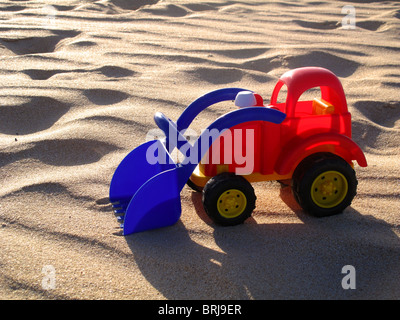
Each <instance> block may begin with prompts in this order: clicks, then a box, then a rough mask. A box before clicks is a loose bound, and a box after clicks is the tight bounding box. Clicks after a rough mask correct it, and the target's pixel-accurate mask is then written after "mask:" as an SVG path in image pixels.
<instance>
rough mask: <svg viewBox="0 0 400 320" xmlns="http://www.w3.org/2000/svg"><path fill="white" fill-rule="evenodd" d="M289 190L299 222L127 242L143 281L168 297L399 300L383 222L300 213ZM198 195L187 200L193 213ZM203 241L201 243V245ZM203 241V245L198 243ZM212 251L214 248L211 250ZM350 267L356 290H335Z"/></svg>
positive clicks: (399, 270) (173, 230) (392, 243)
mask: <svg viewBox="0 0 400 320" xmlns="http://www.w3.org/2000/svg"><path fill="white" fill-rule="evenodd" d="M289 189H290V188H288V187H282V188H281V198H282V200H283V201H285V202H286V203H287V205H288V206H289V207H290V208H291V209H292V210H293V211H294V213H295V214H297V216H298V217H299V218H300V220H301V223H290V224H285V223H279V224H277V223H273V224H257V223H256V222H255V220H254V219H249V220H250V221H246V223H245V224H243V225H240V226H236V227H218V226H213V227H214V231H213V236H214V240H215V244H213V246H212V248H209V247H206V246H204V244H207V243H210V241H211V242H212V240H210V235H209V234H201V233H196V232H194V231H191V230H187V229H186V228H185V226H184V225H183V224H182V223H181V222H178V223H177V224H176V225H174V226H172V227H169V228H164V229H159V230H154V231H149V232H143V233H138V234H134V235H131V236H128V237H126V241H127V243H128V245H129V247H130V249H131V250H132V253H133V257H134V260H135V262H136V263H137V265H138V266H139V268H140V270H141V272H142V273H143V275H144V276H145V277H146V279H147V280H148V281H149V282H150V283H151V284H152V285H153V286H154V287H155V288H156V289H157V290H159V291H160V292H161V293H162V294H163V295H164V296H165V297H166V298H167V299H199V300H200V299H257V300H260V299H399V298H400V280H399V274H400V259H399V257H400V240H399V238H398V236H397V235H396V234H395V233H394V232H393V231H392V229H391V227H390V225H388V224H387V223H386V222H384V221H381V220H377V219H376V218H374V217H371V216H363V215H362V214H361V213H359V212H357V211H356V210H354V209H352V208H348V209H347V210H346V212H345V213H344V214H342V215H338V216H333V217H329V218H322V219H317V218H313V217H309V216H306V215H304V214H303V213H302V212H301V210H300V209H299V208H298V206H297V205H296V204H295V201H294V199H293V197H292V196H291V192H290V190H289ZM200 197H201V196H200V194H198V193H197V194H196V193H193V195H192V200H193V201H194V205H195V207H196V208H197V210H198V213H199V216H200V218H202V219H203V220H204V221H205V222H206V223H210V222H209V221H207V218H205V217H204V212H202V209H198V208H199V206H198V204H199V203H200V201H199V199H200ZM207 237H208V239H207ZM204 239H206V240H204ZM216 249H217V250H216ZM346 265H352V266H354V268H355V270H356V278H355V279H356V289H354V290H353V289H348V290H345V289H343V287H342V279H343V278H344V277H345V276H346V274H342V268H343V267H344V266H346Z"/></svg>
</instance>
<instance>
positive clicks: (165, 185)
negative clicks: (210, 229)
mask: <svg viewBox="0 0 400 320" xmlns="http://www.w3.org/2000/svg"><path fill="white" fill-rule="evenodd" d="M243 90H244V89H238V88H228V89H221V90H216V91H213V92H210V93H209V94H207V95H204V96H203V97H200V98H199V99H197V100H196V101H195V102H193V103H192V104H191V105H190V106H189V107H188V108H186V110H185V111H184V112H183V113H182V115H181V117H180V118H179V119H178V121H177V123H175V122H173V121H172V120H170V119H168V118H167V117H166V116H164V115H163V114H162V113H157V114H156V115H155V121H156V123H157V125H158V126H159V127H160V128H161V129H162V130H163V131H164V132H165V133H166V136H167V137H168V136H169V137H171V134H172V135H176V139H175V137H174V136H173V138H174V139H172V140H173V141H170V142H165V143H163V142H161V141H159V140H153V141H149V142H146V143H144V144H142V145H140V146H139V147H137V148H136V149H134V150H133V151H132V152H130V153H129V154H128V155H127V156H126V157H125V158H124V159H123V161H122V162H121V163H120V165H119V166H118V168H117V169H116V171H115V173H114V176H113V178H112V180H111V185H110V202H111V203H113V207H114V208H115V209H116V211H117V212H118V213H123V212H125V215H122V216H121V217H120V220H121V221H122V220H123V234H124V235H128V234H131V233H135V232H141V231H146V230H151V229H156V228H161V227H166V226H170V225H173V224H175V223H176V222H177V221H178V220H179V218H180V216H181V201H180V192H181V190H182V189H183V187H184V186H185V184H186V182H187V181H188V179H189V178H190V175H191V174H192V173H193V171H194V169H195V168H196V166H197V165H198V163H199V162H200V161H201V159H202V158H203V156H204V155H205V152H207V150H203V148H202V147H201V146H202V140H204V139H206V138H207V139H211V140H212V141H209V142H208V143H209V146H211V144H212V143H213V142H214V141H215V139H217V138H218V136H214V135H212V136H211V137H210V136H209V135H208V134H207V131H210V130H213V129H216V130H218V132H219V133H220V134H221V133H223V131H224V130H226V129H229V128H231V127H233V126H236V125H238V124H241V123H244V122H248V121H269V122H273V123H277V124H279V123H281V122H282V121H283V120H284V119H285V117H286V115H285V114H284V113H282V112H280V111H277V110H274V109H269V108H263V107H249V108H243V109H238V110H235V111H232V112H229V113H227V114H225V115H223V116H221V117H219V118H218V119H217V120H215V121H214V122H213V123H212V124H211V125H210V126H209V127H208V128H207V129H208V130H205V131H203V133H202V134H201V135H200V137H199V138H198V140H197V141H196V142H195V143H194V145H193V146H192V145H191V144H190V143H189V142H188V141H187V140H186V139H185V138H184V137H183V136H182V135H181V133H180V131H181V130H183V129H186V128H187V127H188V126H189V125H190V123H191V122H192V121H193V119H194V118H195V117H196V116H197V114H198V113H199V112H201V111H202V110H204V109H205V108H207V107H208V106H210V105H212V104H214V103H217V102H221V101H225V100H233V99H234V98H235V97H236V94H237V93H238V92H240V91H243ZM179 128H181V129H179ZM171 143H172V144H171ZM175 147H177V148H178V149H181V148H183V147H184V149H185V150H186V151H187V152H189V154H191V152H194V151H196V152H197V153H195V154H196V155H197V159H192V158H191V159H190V160H191V161H185V160H187V158H186V159H184V161H183V162H182V163H181V164H175V163H174V161H173V160H172V158H171V156H170V152H172V151H173V149H174V148H175ZM171 149H172V150H171ZM149 155H154V157H150V158H149ZM186 156H187V153H186ZM157 159H158V160H159V161H154V160H157ZM149 160H150V161H149Z"/></svg>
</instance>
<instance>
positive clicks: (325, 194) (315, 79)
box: [110, 67, 367, 234]
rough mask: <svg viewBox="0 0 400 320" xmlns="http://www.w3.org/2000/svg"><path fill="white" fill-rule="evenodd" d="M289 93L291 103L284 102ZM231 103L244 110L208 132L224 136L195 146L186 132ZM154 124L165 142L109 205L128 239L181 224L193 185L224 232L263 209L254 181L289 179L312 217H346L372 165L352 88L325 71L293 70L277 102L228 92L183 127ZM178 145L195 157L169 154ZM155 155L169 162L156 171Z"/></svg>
mask: <svg viewBox="0 0 400 320" xmlns="http://www.w3.org/2000/svg"><path fill="white" fill-rule="evenodd" d="M284 86H285V87H286V89H287V95H286V101H284V102H278V96H279V93H280V91H281V90H282V88H283V87H284ZM312 88H319V89H320V91H319V92H320V96H318V97H315V98H314V99H310V100H306V101H301V99H300V98H301V96H302V94H303V93H304V92H306V91H308V90H309V89H312ZM227 100H234V101H235V104H236V105H237V106H238V107H239V108H238V109H237V110H234V111H231V112H229V113H227V114H225V115H224V116H222V117H220V118H218V119H217V120H216V121H214V122H213V123H212V124H211V125H210V126H209V127H208V128H207V130H208V132H209V131H210V130H215V129H218V130H219V131H218V132H220V134H219V135H218V137H213V136H212V137H211V138H210V136H209V135H208V136H206V135H205V134H204V133H202V134H201V135H200V137H199V138H198V140H197V141H196V142H195V143H194V144H193V145H191V144H189V142H188V141H187V140H186V139H185V138H184V132H185V130H186V129H187V128H188V127H189V125H190V123H191V122H192V121H193V120H194V118H195V117H196V116H197V115H198V114H199V113H200V112H201V111H202V110H204V109H205V108H207V107H209V106H210V105H212V104H215V103H218V102H221V101H227ZM155 121H156V123H157V124H158V126H159V127H160V128H161V129H162V130H163V131H164V132H165V135H166V138H165V139H163V140H162V141H160V140H155V141H150V142H148V143H145V144H143V145H141V146H139V147H138V148H136V149H135V150H133V151H132V152H131V153H130V154H129V155H128V156H127V157H126V158H125V159H124V160H123V161H122V162H121V164H120V166H119V167H118V168H117V170H116V172H115V174H114V177H113V180H112V181H111V186H110V201H111V202H112V203H113V207H114V208H115V211H116V213H117V214H120V215H121V216H122V219H121V220H122V221H123V228H124V234H129V233H133V232H139V231H144V230H149V229H154V228H159V227H163V226H167V225H172V224H174V223H175V222H176V221H177V220H178V219H179V218H180V213H181V205H180V191H181V190H182V188H183V187H184V185H185V184H186V183H187V184H188V185H189V186H191V187H192V188H193V189H195V190H197V191H201V192H202V193H203V195H202V200H203V206H204V209H205V211H206V213H207V214H208V215H209V216H210V218H212V219H213V220H214V221H215V222H216V223H217V224H220V225H225V226H232V225H237V224H241V223H243V222H244V221H245V220H246V219H247V218H249V217H250V215H251V214H252V212H253V210H254V209H255V206H256V195H255V192H254V188H253V187H252V185H251V183H252V182H257V181H269V180H278V181H282V180H286V181H290V182H291V186H292V191H293V195H294V198H295V199H296V201H297V202H298V203H299V205H300V206H301V207H302V208H303V210H304V211H306V212H308V213H310V214H312V215H314V216H317V217H325V216H330V215H334V214H338V213H340V212H343V210H344V209H346V208H347V207H348V206H349V205H350V204H351V202H352V200H353V198H354V196H355V195H356V192H357V179H356V175H355V171H354V161H356V162H357V163H358V165H359V166H361V167H365V166H367V161H366V158H365V156H364V153H363V152H362V150H361V149H360V147H359V146H358V145H357V144H356V143H355V142H354V141H353V140H352V139H351V115H350V113H349V111H348V107H347V102H346V97H345V94H344V91H343V87H342V85H341V83H340V81H339V79H338V78H337V77H336V76H335V75H334V74H333V73H332V72H331V71H329V70H327V69H324V68H318V67H305V68H298V69H294V70H291V71H288V72H286V73H285V74H283V75H282V76H281V77H280V78H279V80H278V82H277V84H276V86H275V88H274V90H273V92H272V96H271V100H270V103H269V104H268V105H264V102H263V99H262V97H261V96H260V95H258V94H256V93H254V92H252V91H250V90H245V89H240V88H227V89H219V90H216V91H212V92H210V93H208V94H206V95H204V96H202V97H200V98H199V99H197V100H195V101H194V102H193V103H192V104H190V105H189V106H188V107H187V108H186V109H185V110H184V112H183V113H182V115H181V116H180V117H179V119H178V120H177V121H176V122H174V121H172V120H171V119H169V118H167V117H166V116H164V115H163V114H161V113H157V114H156V115H155ZM171 132H172V135H171ZM171 137H172V138H171ZM205 140H208V141H209V142H211V144H210V147H209V148H208V149H207V150H203V149H202V148H200V146H202V145H204V141H205ZM238 146H239V147H238ZM175 148H178V149H179V150H180V151H182V153H183V154H184V155H185V156H186V158H185V160H187V159H189V155H188V154H190V153H192V154H193V153H194V154H195V155H196V157H193V155H191V156H190V159H191V161H183V162H182V163H175V162H174V161H173V160H172V158H171V156H170V153H171V152H172V150H173V149H175ZM150 149H151V150H157V152H155V153H154V154H155V155H156V157H158V159H161V158H162V157H161V155H162V156H163V157H164V160H165V159H167V160H168V161H164V162H162V161H161V162H160V161H159V162H157V163H156V162H154V161H153V162H154V163H153V164H151V165H150V164H149V161H148V160H149V159H148V155H149V150H150ZM194 151H196V152H194ZM145 155H146V159H147V161H144V160H143V158H144V157H145ZM193 159H195V161H193ZM213 159H218V161H212V160H213ZM244 159H245V160H246V161H243V160H244ZM249 163H250V165H249ZM154 195H155V196H154Z"/></svg>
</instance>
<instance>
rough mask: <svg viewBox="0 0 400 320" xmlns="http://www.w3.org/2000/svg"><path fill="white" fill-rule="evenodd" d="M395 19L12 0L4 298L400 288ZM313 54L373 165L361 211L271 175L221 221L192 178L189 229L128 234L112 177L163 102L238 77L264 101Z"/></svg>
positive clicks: (383, 291) (7, 34) (331, 10)
mask: <svg viewBox="0 0 400 320" xmlns="http://www.w3.org/2000/svg"><path fill="white" fill-rule="evenodd" d="M349 4H350V5H352V6H353V7H354V8H355V10H356V11H355V12H356V16H355V19H356V20H355V22H356V28H355V29H346V28H344V27H343V26H342V19H343V18H346V15H347V14H348V11H344V13H342V7H343V6H345V5H349ZM347 18H351V17H350V16H348V17H347ZM399 19H400V4H399V2H397V1H384V2H381V1H372V0H365V1H362V0H357V1H353V2H348V1H306V0H302V1H290V0H281V1H258V0H252V1H228V0H222V1H221V0H218V1H217V0H207V1H197V0H179V1H173V0H166V1H156V0H141V1H127V0H125V1H124V0H102V1H74V0H63V1H36V0H35V1H1V3H0V56H1V59H0V82H1V85H0V181H1V184H2V187H1V189H0V222H1V226H0V235H1V238H0V299H16V300H20V299H33V300H36V299H138V300H139V299H140V300H142V299H150V300H155V299H170V300H173V299H243V300H247V299H256V300H263V299H399V298H400V277H399V274H400V259H399V257H400V213H399V205H400V193H399V187H400V169H399V156H400V103H399V98H400V95H399V92H400V90H399V89H400V59H399V58H400V56H399V53H400V44H399V39H400V38H399V32H400V20H399ZM346 21H350V20H348V19H346V20H345V25H344V26H347V22H346ZM303 66H321V67H325V68H328V69H330V70H332V71H333V72H334V73H335V74H336V75H337V76H338V77H339V78H340V80H341V81H342V84H343V87H344V90H345V92H346V95H347V99H348V104H349V108H350V111H351V113H352V117H353V139H354V141H356V142H357V143H358V144H359V145H360V146H361V148H362V149H363V150H364V152H365V154H366V157H367V161H368V167H366V168H361V167H359V166H358V165H356V166H355V170H356V172H357V177H358V180H359V187H358V194H357V196H356V198H355V199H354V201H353V203H352V205H351V207H349V208H348V209H347V210H346V211H345V212H344V213H343V214H341V215H338V216H334V217H329V218H324V219H316V218H313V217H310V216H308V215H307V214H305V213H303V211H302V210H301V209H300V207H299V206H298V205H297V204H296V202H295V201H294V199H293V196H292V194H291V191H290V188H289V187H281V186H280V185H279V184H278V183H277V182H265V183H257V184H254V187H255V190H256V194H257V197H258V198H257V208H256V210H255V212H254V214H253V216H252V218H250V219H248V220H247V221H246V223H245V224H243V225H240V226H237V227H232V228H223V227H217V226H216V225H214V224H213V223H212V222H211V221H210V219H209V218H208V217H207V216H206V214H205V213H204V209H203V208H202V204H201V195H200V194H199V193H195V192H193V191H192V190H191V189H189V188H188V187H185V188H184V189H183V191H182V193H181V198H182V216H181V219H180V221H179V222H178V223H177V224H176V225H174V226H171V227H168V228H164V229H159V230H154V231H149V232H144V233H138V234H134V235H130V236H126V237H124V236H122V235H121V231H120V228H119V225H118V223H117V221H116V220H115V217H114V214H113V212H112V209H111V206H110V204H109V203H108V187H109V183H110V180H111V177H112V174H113V172H114V170H115V169H116V167H117V165H118V163H119V162H120V161H121V160H122V159H123V158H124V156H125V155H126V154H127V153H128V152H129V151H130V150H132V149H134V148H135V147H137V146H138V145H140V144H141V143H143V142H145V139H146V134H147V132H148V131H149V130H150V129H154V128H156V126H155V124H154V122H153V115H154V113H155V112H156V111H162V112H164V113H165V114H166V115H168V116H169V117H171V118H172V119H174V120H176V119H177V118H178V117H179V115H180V114H181V112H182V111H183V110H184V108H185V107H186V106H187V105H188V104H189V103H190V102H192V101H193V100H194V99H196V98H197V97H199V96H201V95H203V94H205V93H207V92H209V91H211V90H214V89H217V88H224V87H242V88H247V89H251V90H254V91H256V92H258V93H259V94H261V95H262V96H263V97H264V99H265V100H266V101H268V100H269V98H270V95H271V93H272V89H273V87H274V85H275V83H276V81H277V79H278V78H279V76H280V75H282V74H283V73H284V72H286V71H288V70H290V69H293V68H296V67H303ZM229 108H230V105H229V106H228V107H227V106H226V105H224V106H219V105H216V106H213V107H211V109H210V110H209V111H207V112H204V113H202V114H201V116H199V117H198V119H197V120H196V121H195V124H194V129H195V130H200V129H202V128H205V127H206V126H207V125H208V124H209V123H211V122H212V121H213V120H214V119H215V118H216V117H217V116H219V115H222V114H224V113H225V112H226V111H227V109H229ZM233 108H234V107H233V106H232V109H229V110H233ZM155 196H156V195H155ZM346 265H351V266H353V267H354V269H355V272H356V277H355V285H356V288H355V289H347V290H345V289H344V288H343V287H342V280H343V278H344V277H345V276H346V272H344V273H342V268H343V267H344V266H346Z"/></svg>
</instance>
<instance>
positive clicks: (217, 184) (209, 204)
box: [203, 173, 256, 226]
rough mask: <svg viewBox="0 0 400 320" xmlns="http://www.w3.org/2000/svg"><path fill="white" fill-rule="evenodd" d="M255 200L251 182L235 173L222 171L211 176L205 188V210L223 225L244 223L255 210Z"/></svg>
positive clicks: (216, 221)
mask: <svg viewBox="0 0 400 320" xmlns="http://www.w3.org/2000/svg"><path fill="white" fill-rule="evenodd" d="M255 202H256V196H255V193H254V189H253V187H252V185H251V184H250V182H248V181H247V180H246V179H245V178H243V177H242V176H237V175H235V174H233V173H221V174H219V175H217V176H215V177H213V178H211V179H210V180H209V181H208V182H207V184H206V185H205V187H204V189H203V206H204V210H205V211H206V213H207V215H208V216H209V217H210V218H211V219H212V220H213V221H214V222H215V223H217V224H219V225H222V226H233V225H237V224H241V223H243V222H244V221H245V220H246V219H247V218H249V217H250V215H251V213H252V212H253V210H254V208H255Z"/></svg>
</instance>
